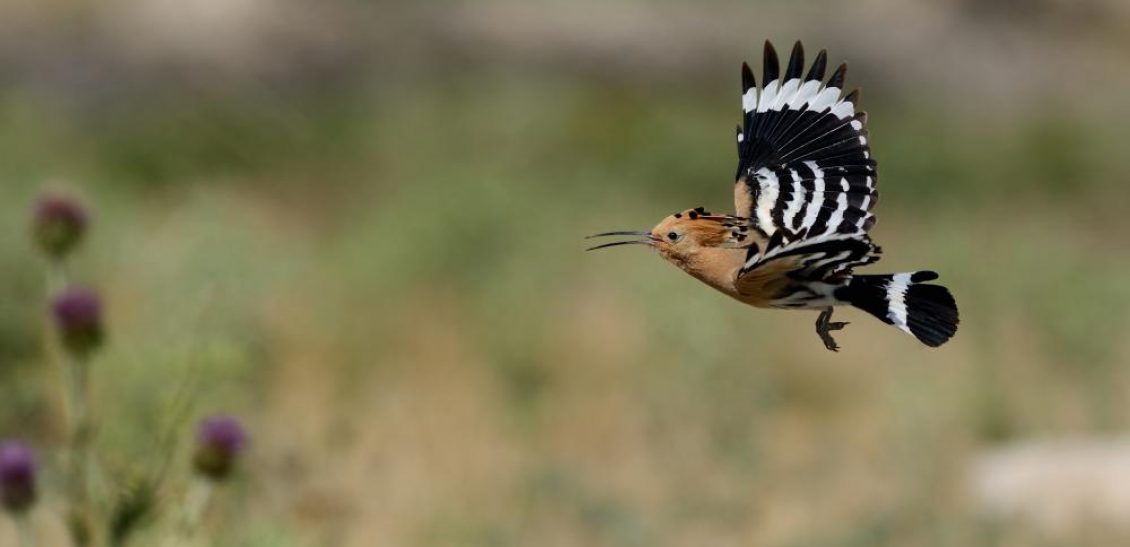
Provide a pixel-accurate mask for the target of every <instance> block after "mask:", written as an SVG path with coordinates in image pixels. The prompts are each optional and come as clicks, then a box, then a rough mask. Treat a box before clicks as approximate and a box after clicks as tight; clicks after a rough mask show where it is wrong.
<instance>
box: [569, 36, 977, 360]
mask: <svg viewBox="0 0 1130 547" xmlns="http://www.w3.org/2000/svg"><path fill="white" fill-rule="evenodd" d="M827 61H828V54H827V52H826V51H823V50H821V51H820V53H819V54H817V55H816V60H815V61H814V62H813V63H812V66H811V67H810V68H809V69H808V72H807V73H804V72H803V70H804V68H805V63H804V48H803V47H802V46H801V43H800V42H797V43H796V45H795V46H794V47H793V50H792V54H791V55H790V57H789V63H788V66H786V67H785V72H784V74H783V76H782V74H781V72H780V65H779V62H778V58H777V52H776V51H775V50H774V49H773V46H772V44H770V43H769V42H766V43H765V61H764V71H763V73H762V85H761V87H760V88H759V87H758V86H757V82H756V80H755V79H754V75H753V71H752V70H750V68H749V65H748V64H745V63H743V64H742V112H743V120H742V125H741V126H739V127H738V130H737V140H738V171H737V176H736V179H737V182H736V183H735V185H734V207H735V209H736V213H735V214H733V215H720V214H717V215H716V214H713V213H710V212H708V211H706V210H705V209H704V208H702V207H697V208H694V209H687V210H684V211H681V212H678V213H675V214H673V215H671V216H669V217H667V218H664V219H663V220H662V221H660V222H659V224H657V225H656V226H655V227H654V228H652V229H651V231H614V232H605V233H601V234H595V235H592V236H589V237H590V238H593V237H604V236H635V237H637V238H638V239H630V240H627V241H616V242H612V243H605V244H603V245H597V246H595V247H591V248H589V249H588V250H596V249H603V248H607V247H612V246H617V245H628V244H639V245H647V246H650V247H652V248H654V249H655V250H656V251H658V252H659V255H660V256H662V257H663V258H664V259H666V260H667V261H668V262H671V263H672V264H674V265H676V266H678V267H679V268H681V269H682V270H683V271H685V272H687V273H689V274H690V275H692V276H694V277H695V278H697V279H698V280H700V281H702V282H703V283H706V284H707V285H709V286H711V287H713V288H715V289H717V290H719V291H721V292H723V293H725V294H727V295H729V296H731V297H733V298H735V299H737V300H739V301H741V302H744V303H746V304H749V305H752V306H756V307H759V308H775V309H802V310H819V311H820V315H819V317H818V318H817V320H816V333H817V335H819V336H820V339H821V341H822V342H823V343H824V346H825V347H826V348H828V349H829V350H831V351H838V350H839V346H838V345H837V344H836V341H835V339H834V338H832V335H831V331H836V330H840V329H842V328H844V326H846V325H847V323H843V322H833V321H832V309H833V308H834V307H835V306H844V305H847V306H854V307H856V308H859V309H861V310H863V311H865V312H867V313H869V314H871V315H873V316H875V317H877V318H878V319H879V320H880V321H883V322H884V323H887V324H889V325H894V326H895V327H898V328H899V329H901V330H903V331H905V332H907V333H909V334H911V335H913V336H914V337H915V338H917V339H918V340H919V341H921V342H922V343H923V344H926V345H927V346H931V347H937V346H940V345H942V344H944V343H945V342H946V341H947V340H949V339H950V338H951V337H953V335H954V333H955V332H957V324H958V313H957V305H956V304H955V302H954V299H953V296H952V295H950V292H949V290H947V289H946V288H945V287H942V286H940V285H932V284H929V283H927V282H928V281H933V280H935V279H937V278H938V274H936V273H934V272H932V271H917V272H904V273H896V274H881V275H862V274H860V275H856V274H855V273H854V269H855V268H856V267H859V266H865V265H868V264H871V263H874V262H876V261H878V260H879V254H880V252H881V250H880V248H879V247H878V246H877V245H875V244H874V243H873V242H872V241H871V237H870V236H869V235H868V232H869V231H870V230H871V228H872V227H873V226H874V225H875V215H874V214H873V213H871V209H872V208H874V207H875V204H876V202H877V201H878V199H879V193H878V191H877V190H876V181H877V180H878V173H877V172H876V163H875V160H874V159H872V157H871V148H870V145H869V143H868V132H867V129H866V128H865V127H866V125H867V114H866V113H865V112H857V111H856V104H857V103H858V101H859V90H858V89H857V90H855V91H852V92H851V93H848V94H847V95H846V96H843V97H841V90H842V88H843V86H844V74H845V73H846V71H847V65H846V64H841V65H840V66H839V68H837V69H836V70H835V71H834V72H833V73H832V76H831V78H829V79H828V81H827V82H824V75H825V71H826V66H827Z"/></svg>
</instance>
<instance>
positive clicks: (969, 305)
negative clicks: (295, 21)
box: [0, 64, 1130, 547]
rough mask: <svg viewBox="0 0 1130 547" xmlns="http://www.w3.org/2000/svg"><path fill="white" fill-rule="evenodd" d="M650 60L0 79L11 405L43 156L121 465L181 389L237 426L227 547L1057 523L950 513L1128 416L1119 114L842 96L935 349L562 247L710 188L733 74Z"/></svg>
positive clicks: (979, 534) (953, 529) (23, 386)
mask: <svg viewBox="0 0 1130 547" xmlns="http://www.w3.org/2000/svg"><path fill="white" fill-rule="evenodd" d="M651 83H652V82H651V81H649V80H646V79H645V80H641V81H639V82H638V83H627V82H625V81H617V80H608V79H602V78H595V77H590V75H586V73H584V72H580V73H570V72H567V71H564V72H563V71H561V70H558V69H557V68H556V67H551V68H546V69H538V68H530V67H523V68H514V67H507V66H493V65H489V64H488V65H486V66H481V67H475V68H474V69H466V70H444V71H440V70H437V73H436V74H414V75H408V76H405V77H403V78H401V79H394V80H393V81H384V80H382V79H380V78H374V79H365V78H359V79H358V80H357V81H354V82H350V83H349V84H348V85H344V86H340V87H336V88H328V89H314V90H302V91H300V92H294V93H287V92H279V93H276V92H275V91H273V90H272V89H269V88H266V87H252V88H250V89H243V90H240V91H239V92H231V91H214V90H213V91H204V92H202V91H200V90H183V89H176V86H171V88H163V89H162V90H161V91H159V92H156V93H141V94H138V95H135V96H122V97H115V96H113V95H111V96H109V97H104V98H103V99H102V100H103V101H105V102H100V103H98V104H97V108H89V107H87V106H83V105H74V104H68V103H66V102H65V101H62V102H59V101H55V100H53V99H52V98H51V97H44V96H41V95H37V94H29V93H27V92H25V91H21V90H19V89H15V90H9V92H8V93H7V94H5V95H4V96H3V97H0V121H2V122H3V123H0V165H3V166H4V167H3V170H2V171H0V179H2V180H0V184H3V185H4V188H6V189H7V190H8V192H7V194H6V195H7V196H8V198H9V199H6V200H2V201H0V219H3V230H2V231H0V268H2V269H0V271H2V272H3V274H2V275H3V276H4V283H2V284H0V298H3V299H4V302H5V303H6V304H5V306H4V307H3V308H2V311H0V362H2V363H3V366H2V368H0V398H2V399H3V400H4V401H5V405H4V411H3V413H2V414H0V431H5V432H8V431H20V432H23V433H24V434H25V435H41V436H42V439H41V440H42V442H44V443H47V442H49V441H50V439H51V438H52V436H53V435H55V433H54V432H53V431H55V430H53V429H52V428H53V427H57V424H56V423H55V420H56V410H55V401H54V399H53V396H52V394H51V393H50V392H49V391H45V390H46V388H47V387H48V386H50V385H51V382H50V380H51V377H52V376H51V375H52V374H53V372H51V371H50V370H49V369H45V368H44V367H43V366H42V363H41V358H40V356H39V352H40V349H39V348H40V346H39V345H38V343H37V340H38V336H39V335H38V328H37V327H38V325H39V323H40V317H41V311H40V309H41V306H42V304H41V294H42V289H41V283H40V280H39V273H38V271H37V265H36V264H35V262H34V258H33V256H34V255H33V253H32V252H31V249H30V248H29V245H28V244H27V243H25V239H26V237H25V236H26V224H27V214H28V204H29V203H30V202H31V200H32V199H33V197H34V195H35V194H36V192H37V191H38V190H39V189H40V188H41V187H42V186H43V185H44V184H45V183H48V182H50V181H53V180H61V181H64V182H63V185H64V186H66V187H70V188H77V189H78V190H79V191H80V192H81V193H82V194H83V195H84V196H86V197H87V199H88V201H89V203H90V205H91V206H92V208H93V210H94V211H95V213H96V219H95V232H94V234H95V235H94V238H93V239H92V240H91V241H88V242H87V243H88V245H87V248H86V249H85V251H84V253H83V255H82V257H81V260H80V262H79V263H78V264H76V265H75V268H74V269H75V271H76V272H81V273H80V274H79V278H80V279H82V280H83V281H84V282H88V283H91V284H94V285H95V286H98V287H99V288H101V289H103V290H104V291H105V293H106V299H107V301H108V302H109V308H110V314H111V318H110V325H111V327H110V335H111V344H110V348H109V350H108V351H107V352H106V354H105V355H103V356H102V357H101V358H100V359H99V360H98V362H97V363H95V366H96V367H97V369H98V373H97V375H96V378H97V381H96V399H97V401H98V402H99V408H101V409H102V411H101V419H102V423H103V428H102V430H101V437H100V443H101V445H102V448H103V452H105V453H108V454H113V455H114V456H113V461H112V462H111V463H112V464H113V465H114V466H117V467H127V466H128V465H130V464H129V462H134V461H147V460H148V461H152V460H151V458H152V457H153V454H154V451H155V450H156V451H158V452H161V451H166V450H172V453H174V454H177V453H178V452H177V451H176V450H175V449H170V448H169V447H161V445H160V442H161V439H160V437H159V435H160V433H161V432H163V431H165V430H166V429H167V428H168V427H175V426H176V425H177V423H178V422H176V418H177V416H179V414H178V413H179V412H182V411H183V410H182V409H183V408H185V407H183V405H188V406H187V408H188V409H189V410H188V411H185V412H187V415H186V416H185V419H187V416H188V415H193V416H194V415H195V414H198V413H202V412H207V411H210V410H212V409H225V410H230V411H234V412H238V413H241V414H244V415H247V416H249V417H250V419H251V421H252V423H253V424H254V426H255V427H254V429H253V430H254V453H253V460H252V461H251V462H249V465H248V466H247V471H248V473H247V475H248V476H247V477H246V479H245V482H244V483H243V484H241V485H240V488H239V489H238V492H237V495H236V496H235V499H234V500H229V501H228V502H227V503H226V504H225V506H224V508H223V509H224V510H223V511H217V514H216V515H213V517H214V521H213V524H214V525H215V526H216V527H218V528H220V529H222V530H226V531H227V532H226V533H225V537H226V538H227V539H225V540H224V541H223V542H221V544H223V545H343V544H349V545H372V544H387V545H530V544H538V545H550V546H552V545H626V546H627V545H688V544H721V545H744V544H758V545H780V546H789V547H793V546H797V547H800V546H818V545H848V546H850V545H860V546H862V545H953V544H959V545H1044V544H1046V545H1053V544H1057V543H1055V542H1054V541H1052V540H1047V539H1046V538H1042V537H1040V536H1039V535H1038V534H1036V533H1035V532H1032V531H1031V530H1028V529H1026V528H1025V527H1024V526H1020V525H1010V524H1009V523H1004V524H1001V523H995V522H988V521H982V520H980V519H978V518H977V517H976V516H975V515H973V514H972V512H971V509H970V508H969V507H968V506H966V505H965V501H964V499H963V497H962V492H961V484H962V477H963V473H964V468H963V462H964V461H965V460H966V459H967V458H968V457H969V456H970V455H971V454H972V453H974V452H975V451H976V450H977V449H978V448H980V447H983V446H988V445H991V444H993V443H996V442H999V441H1002V440H1007V439H1012V438H1018V437H1030V436H1041V435H1054V434H1064V433H1077V432H1112V431H1122V430H1125V429H1126V428H1127V426H1128V425H1130V424H1128V423H1127V416H1130V408H1128V404H1127V402H1126V398H1125V397H1124V396H1123V394H1125V393H1126V391H1127V389H1128V388H1130V372H1128V371H1127V369H1126V367H1125V366H1124V365H1125V364H1126V363H1127V362H1130V344H1128V343H1127V342H1126V340H1125V339H1122V338H1121V337H1120V333H1122V332H1124V331H1125V330H1126V329H1127V328H1128V327H1130V312H1128V311H1127V310H1128V309H1130V289H1128V288H1127V285H1126V284H1125V273H1126V272H1127V271H1130V248H1127V246H1126V242H1125V241H1124V240H1123V239H1120V238H1118V237H1117V236H1116V235H1115V234H1124V233H1127V230H1130V223H1128V222H1127V220H1126V217H1125V213H1126V204H1125V189H1124V188H1123V182H1124V181H1125V179H1126V178H1127V176H1128V175H1130V167H1128V163H1127V160H1126V159H1125V158H1124V157H1123V155H1122V154H1121V153H1120V150H1119V147H1120V146H1121V141H1119V140H1118V139H1117V138H1112V137H1113V136H1114V133H1113V131H1114V130H1113V129H1112V128H1111V124H1109V123H1107V120H1096V119H1077V118H1072V117H1069V116H1065V115H1063V114H1061V113H1058V111H1057V109H1055V108H1049V109H1047V110H1046V112H1044V111H1041V112H1032V113H1028V114H1026V115H1024V116H1022V117H1016V116H1011V117H1010V116H1004V115H1002V116H999V117H994V116H991V115H990V116H982V115H974V114H970V113H962V112H950V111H939V110H935V109H933V108H930V107H929V106H928V105H929V104H930V103H929V101H927V100H923V101H922V102H918V101H916V102H914V103H911V102H906V103H898V102H896V101H893V100H888V101H883V102H880V101H882V99H883V98H884V97H889V96H891V93H890V92H887V91H884V90H882V89H880V90H879V92H878V93H876V97H878V98H879V100H877V101H876V102H874V103H872V102H871V101H870V100H868V99H867V98H865V99H864V101H865V102H864V104H865V106H866V107H867V109H868V110H869V111H870V112H871V132H872V135H873V138H874V140H873V142H874V143H875V144H874V146H875V155H876V157H877V159H878V160H879V162H880V166H881V170H882V189H883V192H884V193H883V203H882V205H881V206H880V208H879V210H878V211H879V215H880V218H881V222H880V223H879V225H878V227H877V229H876V231H875V233H874V235H875V237H876V239H877V240H878V241H879V242H880V243H882V244H883V246H884V249H885V250H886V253H887V254H886V258H885V260H884V261H883V262H882V263H881V265H880V267H879V268H878V269H880V270H883V271H902V270H905V269H907V268H919V267H929V268H931V269H937V270H939V271H940V272H941V273H942V276H943V277H942V279H943V281H944V282H945V283H946V284H947V285H948V286H950V287H951V288H952V290H953V292H954V293H955V295H956V296H957V298H958V300H959V303H960V304H961V307H962V329H961V331H960V333H959V335H958V337H957V338H956V340H955V341H954V342H953V343H952V344H950V345H948V346H947V347H946V348H945V349H943V350H939V351H926V350H923V349H921V348H919V347H918V346H917V345H916V344H915V343H914V342H913V340H911V339H909V338H907V337H905V336H902V335H900V334H899V333H898V332H896V331H893V330H892V329H890V328H888V327H886V326H884V325H880V324H878V323H877V322H874V321H869V320H867V319H866V318H864V317H863V316H861V315H860V314H853V313H852V312H847V315H849V316H850V320H852V321H853V324H852V325H851V327H850V328H849V329H848V330H847V331H845V333H844V334H842V335H841V336H840V342H841V343H842V345H843V346H844V351H842V352H841V353H840V354H830V353H828V352H826V351H824V350H823V349H822V348H821V347H820V345H819V344H817V343H816V340H815V337H814V335H813V334H812V332H811V330H812V326H811V323H812V320H813V317H810V316H809V315H807V314H787V313H767V312H761V311H756V310H751V309H747V308H744V307H741V306H739V305H737V304H735V303H733V302H730V301H728V300H726V299H725V298H724V297H723V296H721V295H718V294H714V293H712V292H710V291H708V290H706V289H704V288H703V287H701V286H699V285H698V284H696V283H695V282H694V281H692V280H691V279H689V278H687V277H686V276H684V275H683V274H681V273H680V272H677V271H675V270H674V269H673V268H669V267H666V266H665V265H663V264H661V263H660V261H658V260H656V258H655V257H652V256H648V255H647V254H646V253H644V252H635V251H625V252H622V253H608V254H604V255H588V254H584V253H582V252H581V249H582V248H583V242H582V241H581V239H580V238H581V237H582V236H583V235H585V234H588V233H592V232H594V231H598V230H602V229H615V228H645V227H647V226H649V225H651V224H652V223H654V222H655V221H656V220H658V219H659V218H660V217H662V216H664V215H665V214H668V213H670V212H671V211H674V210H676V209H679V208H682V207H687V206H694V205H700V204H701V205H705V206H707V207H708V208H711V209H719V210H727V209H729V208H730V206H729V205H728V201H729V196H730V195H731V194H730V181H731V179H732V174H733V173H732V169H733V155H734V151H733V144H732V142H731V141H732V134H731V132H730V129H729V128H730V127H731V126H732V125H733V123H734V121H735V120H736V108H735V104H734V97H733V96H732V95H733V93H732V91H733V90H732V89H730V87H732V86H722V85H715V83H713V82H708V83H705V84H704V83H703V82H699V81H687V82H678V83H673V84H669V85H662V86H655V85H651ZM866 84H867V85H872V82H866ZM877 85H878V86H880V87H881V85H882V84H881V83H878V84H877ZM182 397H183V398H182ZM185 423H187V422H185ZM29 424H32V425H34V427H31V426H29ZM155 446H156V447H158V448H156V449H155V448H154V447H155ZM180 452H183V450H181V451H180ZM179 463H183V462H179ZM1110 534H1113V535H1111V536H1107V535H1098V536H1096V537H1093V538H1080V539H1079V542H1072V543H1069V544H1072V545H1082V544H1089V545H1110V544H1112V543H1110V541H1112V540H1111V538H1112V537H1114V538H1122V539H1125V536H1120V535H1118V534H1119V532H1117V531H1112V532H1110ZM1041 542H1042V543H1041Z"/></svg>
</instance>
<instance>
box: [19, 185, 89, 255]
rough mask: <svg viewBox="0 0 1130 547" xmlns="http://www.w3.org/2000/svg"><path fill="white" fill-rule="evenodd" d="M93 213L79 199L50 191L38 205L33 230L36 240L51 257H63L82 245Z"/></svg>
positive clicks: (40, 199)
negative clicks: (89, 212) (88, 211)
mask: <svg viewBox="0 0 1130 547" xmlns="http://www.w3.org/2000/svg"><path fill="white" fill-rule="evenodd" d="M87 224H89V216H88V215H87V213H86V208H84V207H83V206H82V203H80V202H79V201H78V200H76V199H74V198H70V197H67V196H63V195H54V194H49V195H45V196H43V197H41V198H39V202H38V203H37V204H36V206H35V219H34V222H33V229H32V231H33V233H34V235H35V240H36V243H38V244H39V247H40V248H41V249H42V250H43V252H44V253H47V255H48V256H50V257H51V258H55V259H58V258H62V257H64V256H66V255H67V253H69V252H70V251H71V250H72V249H74V248H75V247H77V246H78V244H79V243H80V242H81V241H82V237H83V235H84V234H85V233H86V227H87Z"/></svg>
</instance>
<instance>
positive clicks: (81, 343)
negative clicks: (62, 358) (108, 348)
mask: <svg viewBox="0 0 1130 547" xmlns="http://www.w3.org/2000/svg"><path fill="white" fill-rule="evenodd" d="M51 311H52V312H53V315H54V316H55V325H56V327H58V329H59V334H60V337H61V338H62V340H63V346H64V347H66V349H67V351H70V352H71V353H72V354H74V355H78V356H85V355H87V354H89V353H90V352H91V351H93V350H95V349H97V348H98V346H99V345H101V344H102V335H103V333H102V302H101V301H100V300H99V299H98V295H97V294H94V292H93V291H91V290H89V289H84V288H81V287H70V288H68V289H66V290H64V291H63V292H62V293H60V294H59V295H58V296H56V297H55V300H54V301H53V302H52V304H51Z"/></svg>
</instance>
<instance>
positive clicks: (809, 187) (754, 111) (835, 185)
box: [734, 42, 879, 243]
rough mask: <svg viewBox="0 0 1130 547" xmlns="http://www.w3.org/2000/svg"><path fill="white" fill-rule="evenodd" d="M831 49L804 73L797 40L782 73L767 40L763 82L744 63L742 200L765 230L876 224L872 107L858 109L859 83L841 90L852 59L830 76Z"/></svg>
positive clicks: (833, 229)
mask: <svg viewBox="0 0 1130 547" xmlns="http://www.w3.org/2000/svg"><path fill="white" fill-rule="evenodd" d="M827 57H828V56H827V53H826V52H825V51H823V50H822V51H820V53H819V54H818V55H817V56H816V60H815V62H813V64H812V67H811V68H810V69H809V71H808V73H807V75H804V76H802V71H803V69H804V48H803V47H802V46H801V44H800V42H797V43H796V46H794V47H793V51H792V55H791V56H790V57H789V64H788V66H787V67H786V69H785V73H784V76H783V78H782V77H780V71H779V64H778V61H777V52H776V50H774V49H773V46H772V45H771V44H770V43H769V42H766V43H765V71H764V74H763V81H762V84H763V85H762V87H761V88H760V89H758V87H757V83H756V81H755V79H754V76H753V71H751V70H750V68H749V65H747V64H743V65H742V110H743V112H744V119H743V125H742V127H739V128H738V173H737V184H736V186H735V188H734V201H735V206H736V208H737V214H738V215H739V216H744V217H747V218H749V219H750V220H751V222H752V223H753V225H754V226H755V227H756V228H757V229H758V230H759V231H760V232H762V233H763V234H764V235H765V236H766V237H772V236H774V235H776V234H777V233H778V232H779V233H781V237H782V238H783V239H782V241H783V242H784V243H787V242H790V241H796V240H797V239H799V234H801V233H805V234H808V235H809V236H810V237H811V236H817V235H821V234H833V233H856V232H863V233H866V232H867V231H868V230H870V229H871V227H872V225H874V224H875V216H874V215H873V214H871V213H870V209H871V208H872V207H873V206H874V205H875V203H876V201H878V199H879V194H878V192H877V191H876V190H875V185H876V171H875V161H874V160H872V159H871V152H870V147H869V146H868V134H867V130H866V129H865V125H866V123H867V115H866V113H864V112H856V111H855V104H856V102H857V101H858V98H859V91H858V90H856V91H852V92H851V93H849V94H848V95H847V96H845V97H843V98H841V97H840V93H841V88H842V87H843V82H844V74H845V72H846V71H847V65H840V67H839V68H837V69H836V71H835V72H834V73H833V74H832V77H831V78H830V79H829V80H828V81H827V83H824V82H823V78H824V72H825V68H826V65H827Z"/></svg>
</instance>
